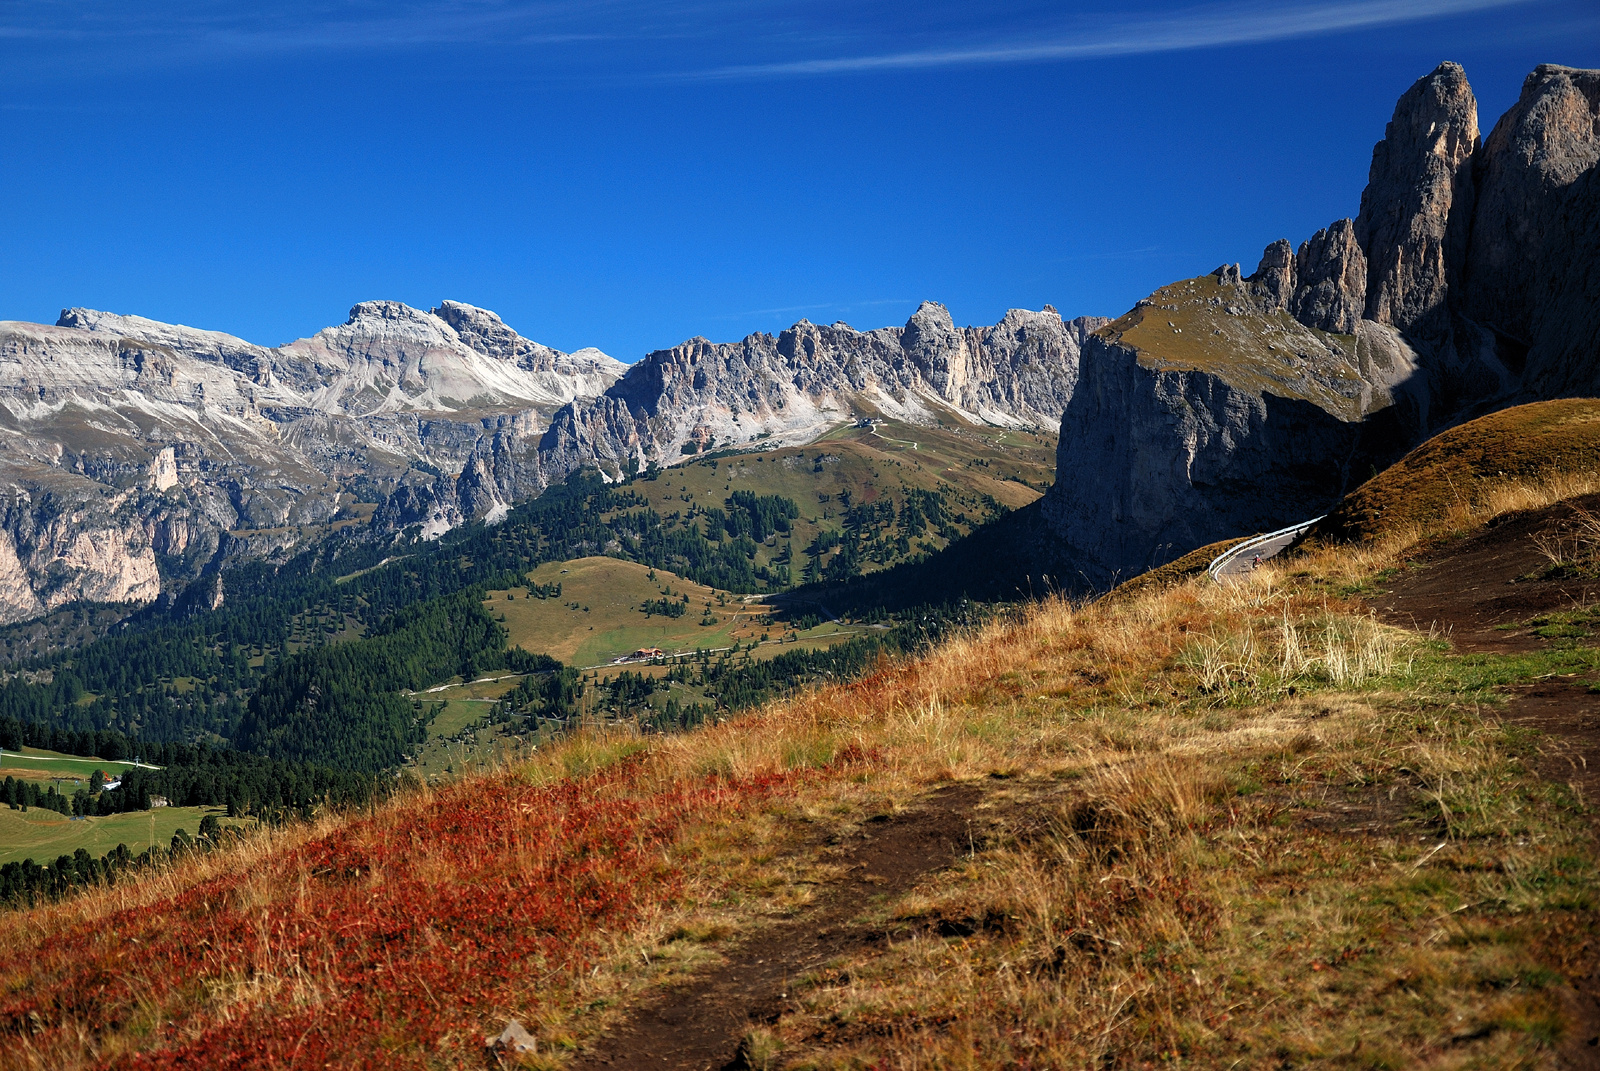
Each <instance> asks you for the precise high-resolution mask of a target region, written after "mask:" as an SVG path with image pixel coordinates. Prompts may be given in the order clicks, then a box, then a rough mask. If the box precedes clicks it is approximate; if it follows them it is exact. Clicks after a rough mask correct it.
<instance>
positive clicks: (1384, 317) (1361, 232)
mask: <svg viewBox="0 0 1600 1071" xmlns="http://www.w3.org/2000/svg"><path fill="white" fill-rule="evenodd" d="M1477 147H1478V101H1477V98H1476V97H1474V96H1473V95H1472V87H1471V86H1470V85H1468V84H1467V75H1466V72H1465V71H1463V70H1462V69H1461V65H1460V64H1458V63H1441V64H1439V66H1438V67H1436V68H1434V70H1433V72H1432V73H1431V74H1428V75H1425V76H1424V77H1422V78H1419V79H1418V80H1417V81H1416V82H1415V83H1414V84H1413V85H1412V86H1411V88H1410V89H1408V90H1406V91H1405V93H1404V94H1402V95H1401V97H1400V100H1399V102H1398V103H1397V104H1396V105H1395V109H1394V118H1393V119H1391V120H1390V121H1389V125H1388V127H1387V128H1385V130H1384V136H1383V140H1382V141H1380V142H1378V144H1377V145H1376V146H1374V147H1373V150H1372V166H1371V169H1370V170H1369V172H1368V175H1367V187H1366V189H1365V190H1364V191H1362V194H1361V211H1360V213H1359V214H1358V215H1357V216H1356V219H1355V232H1356V240H1357V241H1358V242H1359V243H1360V245H1361V247H1362V250H1363V252H1364V254H1365V256H1366V261H1367V286H1366V310H1365V315H1366V318H1367V319H1369V320H1375V321H1377V322H1378V323H1382V324H1389V325H1392V326H1394V327H1397V328H1399V329H1400V330H1402V331H1408V330H1410V331H1421V332H1423V333H1437V332H1439V331H1440V330H1442V329H1443V328H1444V326H1445V325H1444V324H1442V323H1441V322H1440V321H1441V319H1442V318H1443V315H1444V313H1445V300H1446V295H1447V293H1448V290H1449V283H1448V278H1449V276H1450V275H1452V274H1455V271H1454V268H1455V265H1454V264H1452V263H1451V262H1450V258H1449V257H1448V256H1447V252H1446V246H1447V233H1448V231H1449V229H1450V217H1451V210H1452V208H1453V207H1454V206H1456V205H1458V204H1459V205H1461V206H1463V207H1464V208H1465V209H1466V210H1467V211H1468V212H1470V206H1471V202H1472V196H1473V186H1472V173H1471V170H1470V169H1469V168H1468V167H1466V166H1465V165H1466V164H1467V162H1468V160H1469V159H1470V158H1471V156H1472V153H1473V151H1474V150H1476V149H1477ZM1461 215H1462V218H1465V215H1466V213H1465V212H1463V213H1462V214H1461ZM1451 244H1453V245H1455V246H1456V247H1457V248H1458V249H1459V246H1460V242H1459V241H1457V242H1455V243H1451Z"/></svg>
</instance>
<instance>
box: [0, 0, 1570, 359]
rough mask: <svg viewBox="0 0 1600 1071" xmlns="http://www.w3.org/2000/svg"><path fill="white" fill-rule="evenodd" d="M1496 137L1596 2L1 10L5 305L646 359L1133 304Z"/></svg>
mask: <svg viewBox="0 0 1600 1071" xmlns="http://www.w3.org/2000/svg"><path fill="white" fill-rule="evenodd" d="M1444 59H1454V60H1457V61H1459V62H1461V63H1463V64H1464V65H1465V66H1466V68H1467V74H1468V77H1469V78H1470V79H1471V81H1472V84H1473V87H1474V89H1475V90H1476V92H1477V95H1478V100H1479V107H1480V113H1481V121H1482V123H1483V125H1484V126H1485V128H1486V129H1487V127H1489V126H1490V125H1492V123H1493V121H1494V119H1495V118H1497V117H1498V116H1499V115H1500V113H1501V112H1503V111H1504V110H1505V109H1506V108H1507V107H1508V106H1509V105H1510V104H1511V103H1512V102H1513V101H1514V100H1515V98H1516V95H1517V91H1518V89H1519V88H1520V85H1521V82H1522V79H1523V77H1524V76H1525V75H1526V74H1527V73H1528V71H1529V70H1531V69H1532V67H1533V66H1534V64H1536V63H1540V62H1557V63H1566V64H1570V65H1574V66H1589V67H1597V66H1600V10H1597V9H1596V7H1595V5H1594V4H1593V3H1592V0H1584V2H1567V0H1550V2H1545V0H1526V2H1520V3H1504V2H1497V0H1417V2H1400V0H1349V2H1346V0H1327V2H1302V0H1285V2H1277V3H1259V2H1253V0H1250V2H1223V3H1205V2H1200V3H1186V4H1181V5H1171V4H1167V5H1163V4H1157V3H1149V4H1143V5H1137V6H1135V5H1102V6H1086V5H1078V4H1061V3H1043V2H1037V0H988V2H986V3H983V4H974V3H971V2H962V3H954V2H944V0H936V2H931V3H927V4H922V5H908V4H890V3H878V2H874V0H854V2H850V3H843V2H826V3H808V4H802V3H783V2H764V0H746V2H742V3H733V2H727V0H698V2H685V3H640V2H634V0H589V2H566V0H536V2H524V0H436V2H432V3H413V2H407V0H402V2H390V3H377V2H362V0H322V2H315V3H311V2H303V3H286V2H279V0H260V2H257V3H253V4H249V5H246V4H240V3H220V2H212V3H206V2H194V3H170V2H166V0H147V2H144V3H140V4H128V3H126V2H101V0H8V2H7V3H6V4H4V5H0V137H3V144H5V145H6V146H7V151H6V153H5V155H4V157H3V164H4V166H3V167H0V218H3V224H4V233H5V235H6V238H7V242H6V251H5V255H4V257H3V258H0V318H7V319H24V320H41V321H44V322H53V321H54V319H55V317H56V315H57V313H58V311H59V310H60V309H61V308H62V307H65V306H70V305H86V306H90V307H96V308H105V309H111V310H114V311H117V312H129V313H139V314H141V315H146V316H151V317H155V318H158V319H163V320H171V321H176V322H181V323H187V324H191V325H194V326H199V327H208V328H213V329H217V330H225V331H230V332H233V333H235V334H238V335H242V336H244V337H246V338H249V339H251V340H253V341H257V342H262V343H268V344H272V343H279V342H285V341H288V340H290V339H292V338H295V337H299V336H302V335H306V334H309V333H311V332H313V331H315V330H317V329H318V328H320V327H322V326H324V325H327V324H330V323H337V322H340V321H342V320H343V319H344V317H345V315H346V312H347V310H348V308H349V306H350V305H352V304H353V303H355V302H356V301H361V300H367V299H371V298H395V299H398V300H401V301H405V302H408V303H410V304H413V305H418V306H421V307H429V306H431V305H433V304H435V303H437V302H438V301H439V300H440V299H443V298H454V299H457V300H461V301H468V302H472V303H474V304H478V305H482V306H485V307H487V308H492V309H495V310H496V311H498V312H500V313H501V314H502V315H503V316H504V317H505V319H506V320H507V322H508V323H510V324H511V325H512V326H514V327H516V328H517V329H518V330H520V331H521V332H522V333H523V334H525V335H528V336H530V337H532V338H536V339H539V340H540V341H543V342H546V343H548V344H550V345H554V346H559V347H561V348H563V349H575V348H577V347H580V346H585V345H594V346H599V347H601V348H602V349H605V350H606V351H608V352H610V353H612V354H614V355H615V356H617V357H620V358H622V359H624V360H628V361H632V360H636V359H638V358H639V357H640V356H642V355H643V354H644V353H645V352H647V351H649V350H651V349H655V348H660V347H663V346H668V345H672V344H674V343H676V342H679V341H681V340H682V339H684V338H687V337H690V336H693V335H706V336H708V337H710V338H713V339H717V340H726V339H735V338H739V337H742V336H743V335H745V334H747V333H749V332H751V331H757V330H766V331H776V330H778V329H781V328H782V327H785V326H787V325H788V324H790V323H792V322H794V321H795V320H797V319H799V318H800V317H802V316H803V317H807V318H809V319H811V320H814V321H818V322H832V321H833V320H836V319H844V320H846V321H848V322H849V323H851V324H853V325H855V326H857V327H863V328H867V327H877V326H881V325H883V324H888V323H900V322H903V321H904V320H905V318H906V317H907V316H908V315H909V314H910V313H911V311H912V310H913V309H915V307H916V305H917V303H918V302H919V301H921V300H923V299H925V298H932V299H935V300H939V301H943V302H944V303H945V304H947V305H949V306H950V308H951V311H952V313H953V314H954V316H955V318H956V320H957V322H961V323H991V322H993V321H994V320H996V319H997V318H999V317H1000V316H1001V315H1002V314H1003V313H1004V312H1005V310H1006V309H1007V308H1009V307H1028V308H1038V307H1040V306H1041V305H1044V304H1045V303H1052V304H1054V305H1055V306H1057V307H1058V308H1059V309H1060V310H1061V311H1062V313H1064V314H1067V315H1073V314H1078V313H1098V314H1104V315H1115V314H1117V313H1120V312H1122V311H1123V310H1125V309H1126V308H1128V307H1129V306H1130V305H1131V304H1132V303H1133V302H1134V301H1135V300H1137V299H1138V298H1139V297H1141V296H1143V295H1144V294H1146V293H1148V292H1149V291H1150V290H1152V289H1153V288H1155V287H1156V286H1158V285H1160V284H1162V283H1164V282H1167V281H1170V280H1172V279H1176V278H1181V277H1184V276H1188V275H1194V274H1198V273H1200V272H1204V271H1208V270H1210V269H1211V268H1213V267H1215V266H1216V265H1217V264H1218V263H1221V262H1223V261H1234V260H1238V261H1243V262H1244V263H1245V267H1246V270H1249V269H1250V268H1251V267H1253V266H1254V263H1255V261H1256V259H1257V258H1258V257H1259V256H1260V251H1261V248H1262V247H1263V246H1264V245H1265V244H1266V243H1268V242H1269V241H1271V240H1273V239H1275V238H1279V237H1287V238H1290V239H1291V240H1293V241H1295V242H1296V243H1298V242H1299V241H1300V240H1302V239H1303V238H1305V237H1307V236H1308V235H1309V234H1310V233H1311V232H1312V231H1313V230H1315V229H1316V228H1317V227H1320V226H1324V225H1326V224H1327V223H1328V222H1329V221H1330V220H1333V219H1335V218H1337V217H1339V216H1343V215H1352V214H1354V212H1355V210H1356V207H1357V204H1358V199H1359V196H1360V192H1361V187H1362V185H1363V183H1364V182H1365V178H1366V170H1367V165H1368V163H1369V161H1370V157H1371V149H1372V144H1373V142H1375V141H1376V140H1377V139H1378V138H1379V137H1381V136H1382V133H1383V125H1384V123H1385V122H1386V121H1387V119H1388V118H1389V115H1390V114H1391V112H1392V110H1393V106H1394V101H1395V98H1396V97H1397V96H1398V95H1399V94H1400V93H1401V92H1402V91H1403V90H1404V89H1405V88H1406V87H1407V86H1408V85H1410V84H1411V82H1413V81H1414V80H1415V79H1417V78H1418V77H1420V76H1421V75H1423V74H1425V73H1427V72H1428V71H1429V70H1431V69H1432V68H1433V67H1434V66H1435V65H1436V64H1437V63H1438V62H1439V61H1440V60H1444Z"/></svg>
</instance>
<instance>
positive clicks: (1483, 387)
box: [1041, 63, 1600, 586]
mask: <svg viewBox="0 0 1600 1071" xmlns="http://www.w3.org/2000/svg"><path fill="white" fill-rule="evenodd" d="M1597 160H1600V72H1595V71H1578V70H1573V69H1570V68H1566V67H1556V66H1548V65H1547V66H1541V67H1539V68H1538V69H1536V70H1535V71H1534V72H1533V74H1531V75H1530V76H1529V77H1528V80H1527V82H1526V84H1525V85H1524V87H1523V91H1522V95H1521V98H1520V99H1519V100H1518V102H1517V104H1516V106H1515V107H1513V108H1512V109H1511V110H1510V111H1509V112H1507V113H1506V115H1505V116H1504V117H1502V118H1501V120H1500V121H1499V122H1498V123H1497V124H1496V125H1495V128H1494V130H1493V131H1492V132H1491V134H1490V135H1489V137H1488V138H1487V140H1481V141H1480V139H1479V136H1478V122H1477V104H1476V101H1475V99H1474V97H1473V94H1472V90H1471V87H1470V86H1469V85H1468V84H1467V80H1466V76H1465V74H1464V72H1463V71H1462V70H1461V68H1460V67H1459V66H1457V65H1456V64H1453V63H1445V64H1441V65H1440V66H1439V67H1438V68H1437V69H1436V70H1434V71H1433V72H1432V73H1431V74H1429V75H1427V76H1426V77H1424V78H1422V79H1421V80H1419V81H1418V82H1417V83H1416V84H1415V85H1413V86H1412V87H1411V88H1410V89H1409V90H1407V91H1406V93H1405V94H1404V95H1403V96H1402V97H1401V98H1400V101H1399V103H1398V105H1397V106H1396V108H1395V113H1394V117H1393V119H1392V120H1391V121H1390V123H1389V125H1388V128H1387V129H1386V131H1385V134H1384V139H1383V140H1382V141H1380V142H1379V143H1378V145H1377V146H1376V148H1375V149H1374V150H1373V156H1372V167H1371V171H1370V173H1369V179H1368V183H1367V186H1366V189H1365V191H1364V192H1363V193H1362V196H1361V210H1360V212H1359V214H1358V215H1357V216H1356V217H1355V218H1354V219H1353V220H1351V219H1342V220H1338V221H1336V222H1335V223H1333V224H1332V225H1330V226H1329V227H1327V228H1326V229H1324V230H1321V231H1318V232H1317V233H1316V234H1315V235H1314V236H1312V237H1311V238H1310V239H1308V240H1307V241H1305V242H1304V243H1302V244H1301V246H1300V247H1299V250H1298V252H1297V253H1296V254H1295V256H1294V258H1293V261H1292V263H1291V262H1290V261H1289V258H1288V257H1287V251H1288V248H1289V246H1288V243H1287V242H1283V241H1279V242H1274V243H1273V244H1271V245H1269V246H1268V247H1267V249H1266V251H1265V252H1264V253H1263V255H1262V259H1261V264H1260V267H1259V268H1258V269H1257V270H1256V272H1255V274H1253V275H1252V276H1250V277H1249V278H1248V279H1240V277H1239V271H1238V269H1237V267H1236V266H1227V265H1225V266H1224V267H1222V268H1219V269H1218V270H1217V271H1216V272H1214V273H1212V275H1210V276H1204V277H1201V278H1200V279H1196V280H1188V281H1185V282H1183V283H1179V284H1174V285H1173V286H1169V287H1166V288H1163V289H1162V290H1160V291H1158V292H1157V293H1156V294H1153V295H1152V296H1151V297H1150V298H1148V299H1146V300H1145V301H1141V302H1140V303H1139V305H1138V306H1136V307H1135V309H1134V310H1133V311H1132V312H1130V313H1129V314H1128V315H1126V316H1124V317H1122V318H1120V319H1118V320H1116V321H1114V322H1113V323H1112V324H1110V325H1108V326H1107V327H1106V328H1103V329H1101V330H1100V331H1098V332H1096V334H1095V336H1094V337H1092V338H1090V339H1089V340H1088V341H1087V343H1086V344H1085V346H1084V348H1083V354H1082V359H1081V365H1082V372H1081V378H1080V381H1079V384H1078V387H1077V390H1076V391H1075V393H1074V395H1073V398H1072V401H1071V403H1070V404H1069V405H1068V407H1067V410H1066V412H1065V414H1064V416H1063V419H1062V426H1061V438H1060V447H1059V455H1058V461H1057V465H1058V468H1057V483H1056V485H1055V486H1054V487H1053V488H1052V489H1051V491H1050V493H1049V495H1047V496H1046V499H1045V501H1044V502H1043V504H1042V506H1041V509H1042V512H1043V515H1044V516H1045V517H1046V518H1047V519H1048V521H1049V522H1050V524H1051V525H1052V526H1053V528H1054V530H1055V531H1056V532H1057V534H1058V535H1059V536H1060V537H1061V538H1062V539H1063V540H1064V543H1065V553H1066V554H1067V555H1069V556H1070V557H1071V558H1072V559H1073V560H1074V561H1076V562H1077V563H1079V572H1080V575H1081V576H1082V578H1083V579H1084V580H1085V582H1086V583H1088V584H1090V585H1092V586H1102V585H1104V584H1107V583H1110V582H1111V581H1112V580H1113V579H1114V578H1115V577H1117V576H1119V575H1120V576H1127V575H1131V574H1132V573H1134V572H1138V571H1141V570H1142V569H1145V568H1148V567H1149V566H1150V565H1153V564H1159V563H1161V562H1163V561H1167V560H1170V559H1171V558H1174V557H1177V556H1179V555H1181V554H1183V553H1185V552H1187V551H1188V550H1190V549H1193V548H1194V547H1196V546H1200V545H1203V544H1205V543H1209V542H1213V541H1215V540H1218V539H1222V538H1226V537H1228V536H1231V535H1236V534H1241V533H1249V532H1251V531H1258V530H1266V529H1271V528H1276V527H1279V526H1281V525H1284V524H1287V523H1291V522H1293V521H1297V520H1303V519H1306V518H1307V517H1309V516H1313V515H1315V514H1317V513H1320V512H1323V511H1324V510H1325V509H1326V508H1327V507H1328V506H1330V505H1331V504H1332V503H1333V502H1334V501H1336V500H1337V499H1338V498H1339V496H1340V495H1342V494H1343V493H1344V492H1345V491H1346V490H1347V489H1349V488H1351V487H1353V486H1354V485H1355V484H1356V483H1359V482H1360V481H1361V480H1362V479H1364V478H1365V477H1366V476H1367V475H1369V474H1370V473H1371V472H1372V471H1373V470H1374V469H1375V468H1377V467H1380V466H1382V465H1384V464H1385V463H1387V461H1389V460H1391V459H1392V458H1395V457H1398V456H1399V455H1400V454H1401V453H1402V452H1403V451H1404V450H1405V449H1407V448H1408V447H1409V446H1411V445H1413V444H1414V443H1415V442H1417V441H1419V440H1420V439H1421V438H1423V437H1425V436H1427V435H1429V434H1432V433H1434V432H1436V431H1438V430H1440V429H1441V428H1443V427H1447V426H1449V425H1450V424H1452V423H1454V422H1456V421H1458V420H1460V419H1463V418H1464V417H1467V416H1473V415H1477V414H1478V413H1481V412H1483V411H1485V410H1486V409H1490V408H1495V407H1498V406H1503V405H1508V404H1514V403H1516V402H1520V401H1527V400H1533V399H1536V398H1545V397H1554V396H1558V395H1561V394H1592V393H1596V392H1600V257H1597V256H1596V250H1600V169H1597V167H1596V163H1597Z"/></svg>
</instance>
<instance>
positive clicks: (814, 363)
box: [539, 301, 1106, 478]
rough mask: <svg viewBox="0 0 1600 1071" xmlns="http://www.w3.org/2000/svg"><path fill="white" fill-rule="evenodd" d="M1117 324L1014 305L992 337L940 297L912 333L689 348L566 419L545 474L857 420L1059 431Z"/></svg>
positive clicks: (677, 455)
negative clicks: (1100, 339) (1098, 345)
mask: <svg viewBox="0 0 1600 1071" xmlns="http://www.w3.org/2000/svg"><path fill="white" fill-rule="evenodd" d="M1105 322H1106V321H1105V320H1103V319H1098V318H1094V317H1080V318H1078V319H1076V320H1070V321H1064V320H1062V318H1061V316H1060V315H1059V314H1058V313H1057V312H1056V311H1055V310H1054V309H1053V308H1046V309H1045V310H1044V311H1042V312H1028V311H1024V310H1020V309H1013V310H1011V311H1010V312H1008V313H1006V315H1005V318H1004V319H1002V320H1001V321H1000V322H999V323H998V324H996V325H994V326H993V327H981V328H980V327H963V328H958V327H956V326H955V324H954V322H953V321H952V320H951V318H950V312H949V310H948V309H946V308H945V307H944V306H943V305H940V304H938V303H936V302H931V301H930V302H924V303H923V304H922V306H921V307H920V308H918V309H917V311H916V312H915V313H914V314H913V315H912V317H911V319H910V320H909V321H907V323H906V325H905V327H903V328H892V327H885V328H879V329H878V330H875V331H857V330H856V329H855V328H853V327H850V326H849V325H848V324H844V323H835V324H832V325H830V326H826V327H824V326H820V325H817V324H813V323H811V322H810V321H807V320H801V321H800V322H799V323H797V324H795V325H794V326H793V327H791V328H789V329H788V330H787V331H784V332H782V333H781V334H779V335H778V336H777V337H773V336H772V335H768V334H755V335H751V336H749V337H748V338H744V339H742V340H740V341H738V342H731V343H715V342H710V341H708V340H706V339H703V338H694V339H690V340H689V341H688V342H685V343H683V344H682V345H679V346H674V347H673V348H672V349H669V350H658V351H656V352H655V353H652V354H650V355H649V356H648V357H646V358H645V359H644V360H642V361H640V362H639V363H638V364H636V365H634V366H633V367H632V368H630V369H629V370H628V373H627V374H626V375H625V376H623V377H622V379H621V380H620V381H618V382H617V383H616V384H615V385H614V386H612V387H611V388H610V389H608V390H607V391H606V393H605V394H604V395H603V396H602V397H600V398H598V399H595V400H594V401H591V402H575V403H573V404H572V405H570V406H568V407H566V408H565V409H563V410H562V411H561V412H559V413H557V414H556V416H555V418H554V419H553V420H552V421H551V425H550V429H549V431H547V432H546V433H545V435H544V438H543V440H542V441H541V443H540V445H539V452H540V457H541V461H542V466H543V469H544V471H545V472H546V473H547V474H548V475H550V476H551V477H552V478H554V477H556V476H558V475H561V474H564V473H566V472H569V471H571V470H572V469H573V468H575V467H577V466H579V465H582V464H585V463H588V462H590V461H598V462H599V463H600V464H601V468H602V470H603V471H609V472H613V473H615V472H619V471H621V470H625V469H627V468H629V467H630V466H637V467H643V466H646V465H649V464H651V463H655V464H660V465H670V464H672V463H673V462H675V461H678V460H681V459H682V458H683V457H684V456H685V455H687V454H693V453H698V452H700V451H702V450H707V449H715V448H718V447H727V446H747V445H749V444H752V443H755V442H770V443H773V444H795V443H805V442H810V441H811V440H813V439H815V438H816V437H817V436H818V435H819V434H821V433H822V432H824V431H826V430H827V429H829V428H831V427H835V426H837V425H838V424H840V423H841V422H844V421H848V420H851V419H855V418H857V417H870V416H888V417H894V418H896V419H901V420H908V421H911V422H913V423H922V422H932V421H933V420H935V419H937V418H938V416H939V415H940V414H943V415H945V416H946V417H950V418H955V419H960V420H966V421H969V422H972V423H990V424H999V425H1006V426H1035V427H1037V426H1049V425H1053V424H1055V423H1056V422H1057V421H1058V420H1059V419H1060V414H1061V411H1062V410H1063V409H1065V408H1066V404H1067V400H1068V399H1069V398H1070V397H1071V396H1072V390H1073V386H1074V385H1075V384H1076V382H1077V379H1078V351H1079V348H1080V347H1081V346H1082V344H1083V340H1084V339H1085V338H1086V337H1087V336H1088V335H1089V333H1090V332H1091V331H1093V330H1094V329H1095V328H1097V327H1099V326H1101V325H1102V324H1104V323H1105Z"/></svg>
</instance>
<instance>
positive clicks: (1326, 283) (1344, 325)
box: [1289, 219, 1367, 335]
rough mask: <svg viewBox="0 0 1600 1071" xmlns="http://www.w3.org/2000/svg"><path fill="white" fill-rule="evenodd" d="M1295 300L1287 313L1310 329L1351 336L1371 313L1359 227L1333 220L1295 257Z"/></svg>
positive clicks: (1311, 238)
mask: <svg viewBox="0 0 1600 1071" xmlns="http://www.w3.org/2000/svg"><path fill="white" fill-rule="evenodd" d="M1294 263H1295V277H1296V278H1295V282H1296V286H1295V294H1294V298H1293V299H1292V301H1291V302H1290V305H1289V313H1290V315H1292V316H1293V317H1294V318H1295V319H1296V320H1299V321H1300V322H1301V323H1303V324H1305V325H1306V326H1307V327H1314V328H1316V329H1317V330H1319V331H1331V332H1333V333H1334V334H1338V335H1353V334H1355V331H1356V324H1358V323H1359V322H1360V321H1361V316H1362V313H1363V312H1365V311H1366V307H1367V256H1366V254H1365V253H1363V252H1362V251H1361V243H1360V242H1358V241H1356V227H1355V221H1354V220H1351V219H1339V220H1334V221H1333V222H1332V223H1330V224H1329V225H1328V226H1327V227H1325V228H1323V229H1322V230H1320V231H1318V232H1317V233H1316V234H1314V235H1312V236H1311V237H1310V238H1308V239H1306V240H1305V241H1304V242H1301V243H1300V249H1299V251H1298V252H1297V253H1296V254H1295V258H1294Z"/></svg>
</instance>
